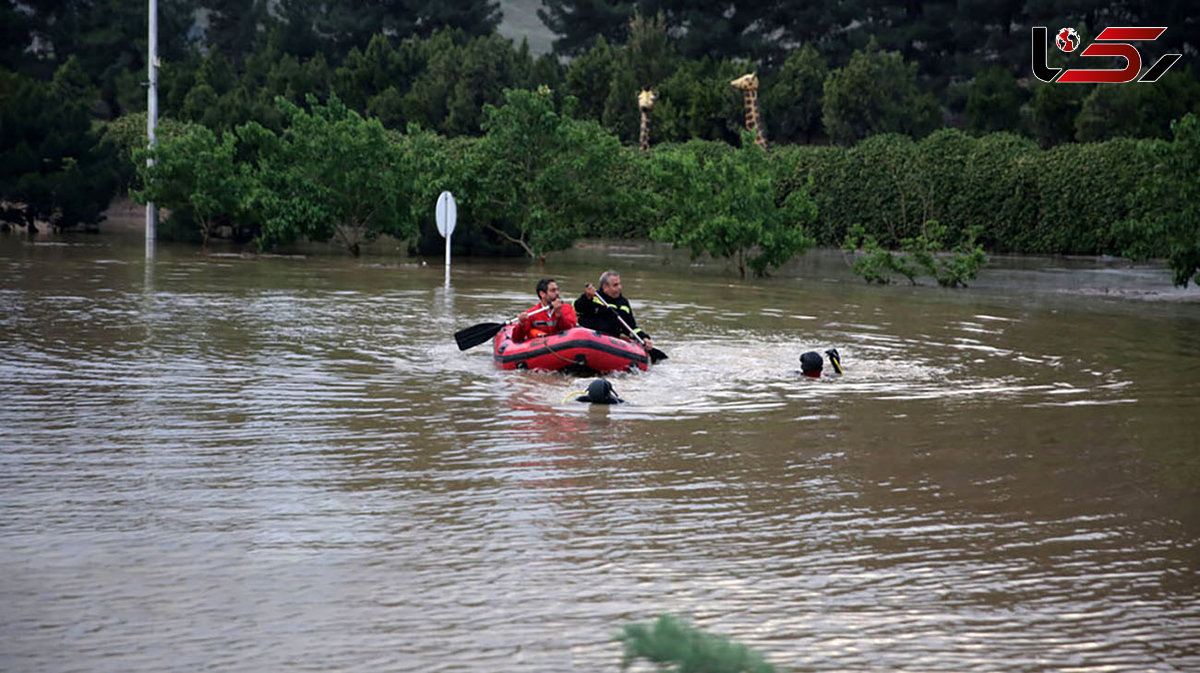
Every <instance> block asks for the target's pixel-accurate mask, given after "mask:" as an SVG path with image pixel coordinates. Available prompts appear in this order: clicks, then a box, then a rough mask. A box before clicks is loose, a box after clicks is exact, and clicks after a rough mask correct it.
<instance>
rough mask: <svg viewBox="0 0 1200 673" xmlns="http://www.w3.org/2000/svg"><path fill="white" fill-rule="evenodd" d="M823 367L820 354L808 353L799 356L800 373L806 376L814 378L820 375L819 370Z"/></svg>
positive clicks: (823, 362) (823, 363)
mask: <svg viewBox="0 0 1200 673" xmlns="http://www.w3.org/2000/svg"><path fill="white" fill-rule="evenodd" d="M824 366H825V361H824V360H822V359H821V354H820V353H818V352H816V351H808V352H807V353H803V354H801V355H800V371H801V373H803V374H805V375H806V376H816V375H817V374H820V373H821V368H822V367H824Z"/></svg>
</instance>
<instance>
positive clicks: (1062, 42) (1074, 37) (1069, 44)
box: [1054, 28, 1079, 54]
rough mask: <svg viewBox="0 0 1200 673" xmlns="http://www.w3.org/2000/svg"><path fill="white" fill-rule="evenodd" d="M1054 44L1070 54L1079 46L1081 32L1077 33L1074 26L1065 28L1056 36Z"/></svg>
mask: <svg viewBox="0 0 1200 673" xmlns="http://www.w3.org/2000/svg"><path fill="white" fill-rule="evenodd" d="M1054 44H1056V45H1058V48H1059V49H1061V50H1063V51H1065V52H1067V53H1068V54H1069V53H1071V52H1073V51H1075V48H1076V47H1078V46H1079V33H1076V32H1075V29H1074V28H1063V29H1062V30H1060V31H1058V35H1055V36H1054Z"/></svg>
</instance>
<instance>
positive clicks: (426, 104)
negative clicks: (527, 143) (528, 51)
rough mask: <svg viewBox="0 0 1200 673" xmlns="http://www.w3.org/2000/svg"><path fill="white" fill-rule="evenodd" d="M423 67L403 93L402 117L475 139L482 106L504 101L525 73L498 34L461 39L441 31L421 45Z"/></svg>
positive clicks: (525, 67) (524, 65) (430, 127)
mask: <svg viewBox="0 0 1200 673" xmlns="http://www.w3.org/2000/svg"><path fill="white" fill-rule="evenodd" d="M425 49H426V61H427V67H426V68H425V70H424V71H423V72H422V73H421V74H420V76H418V77H417V78H416V79H415V81H414V82H413V85H412V87H411V88H410V89H409V91H408V93H406V94H405V95H404V100H403V103H402V105H401V107H402V109H403V112H404V118H405V119H406V120H407V121H410V122H416V123H418V124H420V125H421V127H422V128H426V129H432V130H436V131H438V132H439V133H443V134H446V135H451V136H454V135H478V134H479V133H480V129H481V126H480V125H481V122H482V121H483V115H484V113H483V106H484V105H487V104H491V105H495V104H498V103H500V102H501V101H502V100H503V96H502V92H503V90H504V89H505V88H510V87H517V86H520V85H521V84H524V82H522V81H520V80H521V79H523V77H524V76H525V75H526V74H527V73H528V72H529V67H530V66H529V65H528V64H519V63H518V61H517V58H518V52H517V51H516V50H515V49H514V48H513V46H512V43H511V42H510V41H508V40H506V39H504V38H502V37H500V36H499V35H490V36H487V37H477V38H469V39H468V38H466V37H465V36H464V35H463V34H462V33H460V32H458V31H443V32H441V33H439V34H437V35H435V36H434V37H433V39H431V40H429V41H428V42H427V43H426V46H425Z"/></svg>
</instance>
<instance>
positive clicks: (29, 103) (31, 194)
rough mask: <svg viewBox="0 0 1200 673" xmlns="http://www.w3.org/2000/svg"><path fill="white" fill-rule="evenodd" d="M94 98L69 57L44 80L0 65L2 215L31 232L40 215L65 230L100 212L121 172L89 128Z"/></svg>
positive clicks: (110, 152)
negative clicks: (44, 82) (52, 75)
mask: <svg viewBox="0 0 1200 673" xmlns="http://www.w3.org/2000/svg"><path fill="white" fill-rule="evenodd" d="M62 96H71V98H67V99H64V98H62ZM94 102H95V89H94V88H92V87H91V86H90V83H89V82H88V80H87V78H86V77H85V76H83V74H82V71H81V70H80V68H79V64H78V62H77V61H76V60H75V59H68V60H67V62H66V63H64V64H63V65H62V67H60V68H59V69H58V71H57V72H56V73H55V76H54V79H53V81H52V82H51V83H50V84H40V83H38V82H36V81H34V80H32V79H30V78H28V77H25V76H23V75H19V74H16V73H13V72H10V71H7V70H2V69H0V203H2V204H3V205H0V220H2V221H4V222H8V223H12V224H16V225H18V226H24V227H27V229H28V231H30V232H32V231H36V230H37V224H38V223H39V222H46V223H49V224H50V225H52V226H53V227H54V228H56V229H66V228H70V227H74V226H77V225H85V226H92V225H95V224H96V223H98V222H99V221H100V220H101V219H102V212H103V211H104V209H105V207H106V206H107V205H108V202H109V201H110V200H111V199H112V196H113V194H114V193H115V192H116V189H117V184H118V180H119V176H118V169H117V164H116V154H115V151H114V150H113V148H112V147H111V146H109V145H104V144H101V143H100V136H99V133H98V132H97V131H96V129H94V128H93V125H92V120H91V115H90V114H89V112H88V110H89V109H90V108H91V107H92V105H93V103H94Z"/></svg>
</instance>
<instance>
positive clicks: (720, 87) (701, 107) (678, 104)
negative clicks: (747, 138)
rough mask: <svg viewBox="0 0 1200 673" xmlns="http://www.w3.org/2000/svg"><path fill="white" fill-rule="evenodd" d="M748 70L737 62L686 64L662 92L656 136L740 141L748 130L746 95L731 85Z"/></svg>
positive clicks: (655, 119) (655, 115)
mask: <svg viewBox="0 0 1200 673" xmlns="http://www.w3.org/2000/svg"><path fill="white" fill-rule="evenodd" d="M747 68H748V65H747V64H745V63H741V62H736V61H713V60H711V59H707V58H704V59H700V60H699V61H682V62H681V63H680V64H679V66H678V68H677V69H676V70H675V72H674V73H673V74H672V75H671V76H670V77H669V78H667V81H666V82H663V84H662V87H661V88H660V89H659V91H658V102H656V103H655V104H654V113H653V117H652V119H653V121H652V122H651V131H652V134H653V135H652V137H653V138H655V139H662V140H666V141H678V142H683V141H687V140H691V139H701V140H722V141H725V142H727V143H733V142H737V141H738V140H739V139H740V138H741V129H743V128H744V122H743V114H742V111H743V107H742V96H741V94H740V92H738V91H736V90H734V89H733V88H732V87H730V86H729V83H730V82H731V81H733V80H734V79H736V78H737V77H740V76H742V75H744V74H746V72H747Z"/></svg>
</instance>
